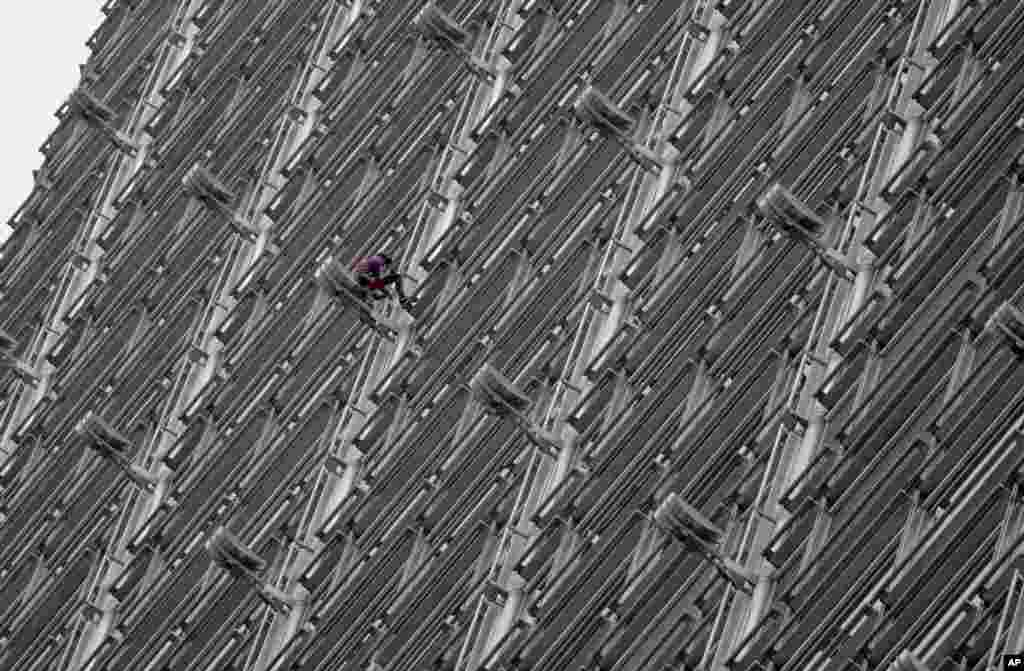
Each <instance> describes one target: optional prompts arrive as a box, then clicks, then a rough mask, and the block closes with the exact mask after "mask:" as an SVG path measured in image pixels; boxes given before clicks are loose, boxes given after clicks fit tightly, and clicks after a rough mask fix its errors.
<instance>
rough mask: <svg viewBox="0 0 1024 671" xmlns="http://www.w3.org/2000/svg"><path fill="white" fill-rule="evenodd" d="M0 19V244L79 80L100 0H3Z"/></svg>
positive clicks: (97, 16) (96, 24)
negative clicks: (62, 107) (58, 114)
mask: <svg viewBox="0 0 1024 671" xmlns="http://www.w3.org/2000/svg"><path fill="white" fill-rule="evenodd" d="M4 1H5V3H6V4H10V5H11V6H10V7H5V8H4V16H3V20H2V21H0V91H3V95H2V97H0V241H3V240H6V239H7V236H8V235H9V233H10V230H9V229H8V227H7V221H8V220H9V219H10V218H11V216H12V215H13V214H14V212H15V210H17V209H18V207H19V206H20V205H21V203H22V202H23V201H24V200H25V198H26V197H28V194H29V192H30V191H31V189H32V171H33V170H35V169H36V168H38V167H39V166H40V164H41V163H42V160H43V158H42V155H41V154H40V153H39V147H40V146H42V144H43V141H44V140H45V139H46V137H47V136H48V135H49V134H50V132H51V131H52V130H53V129H54V128H55V127H56V125H57V120H56V118H55V117H54V116H53V115H54V113H55V112H56V111H57V108H58V107H60V104H61V102H62V101H63V100H64V99H65V98H66V97H67V95H68V94H69V93H70V92H71V89H73V88H74V86H75V84H76V83H77V82H78V74H79V71H78V66H79V65H80V64H82V63H84V62H85V59H86V58H87V57H88V55H89V50H88V49H87V48H86V46H85V41H86V40H87V39H89V36H90V35H92V33H93V31H95V30H96V28H97V27H98V26H99V25H100V22H101V20H102V18H103V15H102V13H101V12H100V7H101V6H102V4H103V3H102V1H101V0H27V1H22V0H4Z"/></svg>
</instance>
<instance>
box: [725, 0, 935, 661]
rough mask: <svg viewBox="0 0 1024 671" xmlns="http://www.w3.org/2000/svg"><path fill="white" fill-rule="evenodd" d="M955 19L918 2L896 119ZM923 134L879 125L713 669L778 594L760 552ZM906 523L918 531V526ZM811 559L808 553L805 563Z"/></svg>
mask: <svg viewBox="0 0 1024 671" xmlns="http://www.w3.org/2000/svg"><path fill="white" fill-rule="evenodd" d="M893 11H896V10H893ZM949 16H951V15H950V14H948V13H943V16H942V17H939V16H938V11H937V9H936V3H934V2H931V1H930V0H922V1H921V2H920V3H919V4H918V6H917V11H916V15H915V18H914V23H913V26H912V29H911V32H910V34H909V36H908V38H907V46H906V48H905V50H904V55H903V58H902V59H901V61H900V63H899V65H898V67H897V72H896V75H895V76H894V77H893V80H892V82H891V83H890V88H889V93H888V102H887V109H888V110H889V111H890V112H891V113H892V114H894V115H896V116H897V117H899V118H904V119H908V118H915V117H916V116H917V115H918V114H919V110H915V109H914V106H915V103H913V101H912V99H911V96H912V94H913V92H914V91H915V90H916V89H917V87H918V86H919V85H920V83H921V82H922V81H923V80H924V78H925V77H926V74H927V70H926V68H927V65H926V64H925V62H924V59H925V58H926V57H927V54H926V51H925V47H926V46H927V44H928V36H929V35H935V34H937V33H938V31H939V30H941V27H942V23H941V22H942V21H944V20H948V17H949ZM919 131H920V124H919V123H913V122H907V123H905V124H904V128H903V132H902V134H901V135H900V137H899V138H895V139H894V138H892V137H890V136H889V134H888V132H887V130H886V128H885V127H884V126H883V125H881V124H880V125H879V127H878V128H877V130H876V133H875V138H874V140H873V143H872V148H871V151H870V154H869V157H868V164H867V167H866V169H865V171H864V174H863V175H862V177H861V183H860V185H859V187H858V192H857V193H858V196H857V198H856V200H855V201H854V205H853V206H852V207H851V209H850V212H849V215H848V216H847V217H846V220H845V225H844V228H843V231H842V233H841V236H840V237H839V239H838V240H837V245H838V246H839V248H840V251H842V250H844V249H845V252H846V258H847V259H849V260H850V261H851V262H852V263H853V264H854V265H855V267H856V268H857V273H856V276H855V279H854V281H853V284H852V286H851V287H848V286H846V284H845V283H844V282H843V281H841V279H840V278H838V277H837V276H836V275H834V274H829V276H828V277H827V279H826V285H825V290H824V292H823V293H822V297H821V301H820V303H819V304H818V309H817V312H816V315H815V319H814V324H813V326H812V328H811V332H810V334H809V337H808V341H807V345H806V347H805V348H804V352H803V355H802V358H801V360H800V362H799V365H798V367H797V369H796V375H795V376H794V378H793V380H794V381H793V387H792V389H791V390H790V393H789V401H788V403H787V405H788V406H789V407H790V408H791V409H792V410H793V413H794V414H795V415H796V416H797V417H801V418H803V420H804V421H805V429H804V432H803V435H802V436H799V437H798V436H795V435H791V434H790V433H789V432H788V431H787V430H786V429H785V428H784V427H780V428H779V430H778V431H777V432H776V438H775V441H774V443H773V446H772V450H771V456H770V458H769V462H768V466H767V467H766V469H765V473H764V476H763V480H762V483H761V486H760V489H759V491H758V494H757V498H756V500H755V503H754V506H753V507H752V509H751V514H750V517H749V519H748V520H747V524H746V527H745V529H744V530H743V538H742V542H741V545H740V552H739V558H738V559H739V560H740V561H741V562H742V563H744V564H745V566H746V567H747V568H748V569H750V570H751V571H752V572H753V573H754V574H755V575H757V576H759V580H758V583H757V585H756V587H755V589H754V593H753V595H752V596H751V597H746V596H744V595H742V594H739V593H735V594H733V598H732V603H731V604H730V605H729V606H728V607H727V608H724V609H723V610H722V611H721V612H720V613H719V618H718V621H717V622H716V623H715V631H717V632H719V636H717V637H715V638H717V641H716V642H714V643H713V644H712V646H711V647H709V649H708V651H707V656H706V658H705V663H706V664H708V668H709V669H712V670H713V671H719V670H722V669H725V668H726V662H727V660H728V659H729V657H730V656H731V655H732V654H734V653H735V652H736V650H735V648H736V646H737V644H738V642H739V641H742V640H743V639H744V638H746V636H747V635H748V634H749V633H750V632H751V631H752V630H753V629H754V628H755V627H756V626H757V625H758V623H759V622H760V620H761V619H762V617H763V616H764V614H765V611H766V609H767V607H768V605H769V604H770V603H771V600H772V598H773V594H774V589H775V584H774V580H773V577H772V576H771V575H770V573H769V568H770V567H769V566H768V565H767V562H766V561H765V560H764V558H763V556H762V551H763V550H764V548H765V546H766V544H767V543H768V541H769V539H770V538H771V537H772V535H773V534H774V532H775V531H776V530H777V529H778V528H779V527H780V526H781V525H782V524H784V523H785V521H786V519H787V517H788V515H787V513H786V511H785V510H784V509H783V507H782V506H781V505H779V497H780V496H781V494H782V493H783V492H785V491H786V490H787V489H788V488H789V487H790V486H791V485H792V484H793V483H795V482H796V481H797V480H798V479H799V477H800V476H801V475H802V474H803V472H804V470H805V469H806V468H807V467H808V465H809V464H810V463H811V462H812V460H813V458H814V456H815V454H816V453H817V451H818V449H819V448H820V446H821V442H822V439H823V437H824V435H825V431H826V418H825V413H826V409H825V408H824V407H823V406H822V405H821V404H820V403H818V401H817V400H816V399H815V394H816V393H817V392H818V391H819V390H820V388H821V386H822V384H823V383H824V381H825V380H826V379H827V377H828V375H829V373H831V372H832V371H833V370H834V369H835V368H836V367H837V366H838V365H839V364H840V363H841V361H842V358H841V357H840V356H839V355H838V354H837V353H835V352H834V351H832V350H831V348H830V343H831V342H832V340H833V339H834V338H835V336H836V335H837V334H839V333H841V332H842V330H843V329H844V328H845V326H846V325H847V323H848V322H849V320H850V319H851V318H852V317H854V316H855V315H856V314H857V311H858V310H860V308H861V306H862V305H863V303H864V302H865V300H866V298H867V296H868V292H869V289H870V287H871V285H872V283H873V282H874V281H875V267H874V259H873V258H872V255H871V253H870V251H869V250H868V249H867V248H866V247H865V246H864V245H863V242H864V239H865V238H866V236H867V234H868V232H869V231H871V230H872V228H873V227H874V224H875V223H876V222H877V221H878V220H879V219H880V218H881V217H882V216H884V214H885V212H886V211H887V209H888V208H887V206H886V204H885V202H884V201H883V200H882V199H881V198H880V196H879V194H880V192H881V190H882V188H883V187H884V185H885V183H886V181H887V178H888V177H889V176H891V175H893V174H895V172H896V171H897V170H898V169H899V167H900V166H901V165H902V163H903V161H905V160H907V158H908V157H909V156H910V155H911V153H912V152H913V150H914V149H915V148H916V145H917V143H918V142H919V140H920V132H919ZM817 515H818V517H819V519H818V520H816V522H815V533H816V537H817V542H815V543H812V544H809V546H808V547H807V548H806V549H805V554H807V555H808V557H809V556H811V555H813V554H814V553H816V552H817V550H818V548H819V547H820V546H821V545H822V543H823V542H824V537H825V536H826V535H827V525H828V519H827V512H825V511H824V510H819V511H818V512H817ZM908 526H913V527H914V528H917V526H918V525H908ZM808 557H805V561H807V559H808Z"/></svg>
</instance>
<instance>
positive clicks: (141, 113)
mask: <svg viewBox="0 0 1024 671" xmlns="http://www.w3.org/2000/svg"><path fill="white" fill-rule="evenodd" d="M193 4H195V2H190V1H189V0H182V1H181V2H180V5H179V8H178V10H177V11H176V12H175V14H174V15H173V18H172V22H173V23H172V25H171V30H170V31H169V33H168V36H167V38H166V40H165V42H164V44H163V47H162V49H161V54H160V59H159V62H158V65H157V67H156V68H154V70H153V73H152V74H151V75H150V78H149V81H148V82H147V85H146V88H145V89H144V90H145V93H144V94H143V95H142V96H141V97H140V98H139V100H138V101H137V102H136V104H135V106H134V108H133V110H132V113H131V116H130V117H129V120H128V123H127V129H126V131H125V134H126V135H127V136H128V138H129V139H130V141H131V142H132V144H134V145H135V147H136V152H135V155H134V156H131V155H127V154H125V153H123V152H121V151H120V150H115V151H114V152H113V154H112V156H111V159H110V161H111V164H110V169H109V170H108V171H107V173H106V177H105V179H104V182H103V185H102V186H101V187H100V197H99V198H97V199H96V205H95V206H94V207H93V208H92V210H91V211H90V212H89V214H88V216H87V217H86V218H85V220H84V221H83V223H82V225H81V228H80V229H79V231H78V232H77V234H76V236H75V241H74V243H73V244H74V250H73V253H72V258H71V260H70V261H69V262H68V265H67V267H65V268H64V270H63V272H62V274H61V279H60V281H59V289H58V291H57V292H55V293H54V297H53V299H52V300H51V302H50V304H49V306H48V307H47V309H46V311H45V313H44V318H43V326H42V328H41V329H40V330H39V331H38V332H37V333H36V334H35V336H34V338H33V340H32V343H31V345H30V346H29V347H28V348H27V349H26V355H25V359H26V361H27V363H28V364H29V365H30V366H32V367H33V369H34V370H35V371H36V375H37V377H38V382H37V383H36V384H35V386H34V387H32V388H31V389H30V390H27V393H21V394H19V396H18V401H17V404H16V406H15V408H14V411H13V412H12V413H11V414H10V415H9V419H8V422H7V424H6V426H5V427H4V429H3V434H2V436H0V459H5V458H6V455H7V454H9V452H10V449H9V444H10V441H11V438H12V436H13V435H14V432H15V431H16V430H17V428H18V427H20V426H21V424H22V422H23V421H24V420H25V419H26V418H27V417H29V416H30V415H31V414H32V412H33V410H35V408H36V407H37V406H38V404H39V402H40V401H41V400H42V399H43V398H45V397H46V395H47V394H48V392H49V390H50V389H49V388H50V381H51V378H52V376H53V373H54V371H55V366H54V365H53V364H52V363H50V362H49V360H48V358H47V355H48V354H49V353H50V352H51V351H52V350H53V348H54V346H55V345H56V344H57V342H58V341H59V340H60V338H61V336H63V335H64V332H65V331H66V330H67V328H68V324H69V323H70V321H71V318H73V316H74V315H73V314H72V313H73V311H74V310H76V309H77V308H78V307H80V305H79V301H80V299H81V297H82V296H83V294H84V293H85V292H86V290H87V289H88V288H89V286H90V285H91V284H92V282H93V280H95V278H96V275H97V274H98V272H99V260H100V257H101V256H102V255H103V250H102V248H101V247H100V246H99V244H98V241H99V239H100V237H101V236H102V235H103V232H104V230H105V229H106V227H107V225H108V224H109V223H110V222H111V221H112V220H113V219H114V217H115V216H116V215H117V211H118V206H117V204H116V203H115V200H116V198H117V195H118V194H119V193H120V191H121V189H122V187H124V186H125V185H126V184H127V183H128V181H129V180H130V179H131V178H132V177H133V176H134V175H135V174H136V173H137V172H138V170H139V169H140V168H141V167H142V166H143V165H144V164H145V162H146V158H147V156H148V147H149V144H150V142H151V140H152V138H150V137H149V136H148V134H147V133H146V131H145V128H146V124H147V123H148V122H149V121H150V120H151V119H152V118H153V116H154V115H155V114H156V111H157V110H158V109H159V107H160V106H161V105H162V104H163V98H162V97H161V95H160V89H161V88H162V86H163V84H164V83H165V82H166V81H167V77H168V76H169V75H170V74H171V73H173V72H174V70H175V69H176V68H177V66H178V65H179V64H180V63H181V61H182V59H184V58H185V56H187V55H188V52H189V51H190V50H191V46H192V39H193V38H194V31H192V32H189V30H188V25H189V23H190V22H189V21H188V20H187V19H186V17H188V16H191V11H190V8H191V7H192V5H193ZM84 123H85V122H82V121H78V122H76V128H77V127H79V126H81V125H82V124H84ZM75 135H80V133H78V132H77V131H76V133H75Z"/></svg>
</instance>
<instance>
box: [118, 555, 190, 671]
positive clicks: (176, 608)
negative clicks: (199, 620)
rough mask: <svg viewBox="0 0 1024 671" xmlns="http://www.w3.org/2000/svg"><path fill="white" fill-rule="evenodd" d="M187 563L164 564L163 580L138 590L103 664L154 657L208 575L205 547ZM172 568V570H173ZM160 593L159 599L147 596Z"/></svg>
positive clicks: (129, 665)
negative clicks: (180, 564)
mask: <svg viewBox="0 0 1024 671" xmlns="http://www.w3.org/2000/svg"><path fill="white" fill-rule="evenodd" d="M183 562H184V565H182V566H174V567H173V568H171V567H168V568H165V572H166V573H169V574H170V575H166V574H165V576H164V582H162V583H159V584H157V585H153V586H151V587H150V588H149V589H148V590H145V593H142V592H141V591H140V593H138V594H137V595H136V597H135V599H134V600H133V601H131V602H129V603H128V604H126V605H127V608H126V609H125V611H124V612H125V614H126V615H127V616H128V617H126V618H125V619H123V620H121V621H120V622H119V623H118V630H119V631H120V633H121V636H120V637H119V640H117V642H116V643H115V645H113V646H112V647H111V648H110V649H109V650H107V651H106V652H105V654H104V655H102V656H101V657H100V659H101V663H100V668H106V669H110V671H121V670H126V669H133V668H136V666H137V665H138V663H139V662H140V661H142V660H145V659H147V658H151V657H152V655H153V654H154V653H155V652H156V650H155V648H157V647H158V646H159V641H160V640H163V639H166V637H167V636H168V634H169V633H170V631H171V630H172V629H173V628H175V627H176V626H177V625H179V624H181V620H182V619H183V618H184V616H185V615H187V614H188V612H189V608H188V607H189V605H190V604H191V603H193V602H194V601H195V599H194V598H192V599H189V598H188V597H190V596H192V597H194V596H195V594H196V592H197V590H199V588H201V587H202V580H203V578H204V576H206V575H208V571H209V568H210V560H209V558H208V557H207V556H206V554H205V553H203V552H202V551H199V552H193V553H192V554H191V555H190V556H188V557H185V558H183ZM172 571H173V572H172ZM147 597H158V599H153V598H147Z"/></svg>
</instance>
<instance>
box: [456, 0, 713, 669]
mask: <svg viewBox="0 0 1024 671" xmlns="http://www.w3.org/2000/svg"><path fill="white" fill-rule="evenodd" d="M707 5H708V3H707V2H703V1H699V2H695V3H692V7H691V9H690V11H689V14H688V15H687V16H685V17H682V18H681V23H685V22H688V21H690V20H693V21H696V22H698V23H702V24H704V23H706V24H708V25H709V26H710V30H709V31H708V33H707V35H708V36H707V38H706V39H705V41H704V42H703V43H701V42H699V41H698V40H696V39H695V38H694V37H693V35H692V34H690V33H686V34H685V35H684V37H683V41H682V44H681V46H680V49H679V51H678V52H677V55H676V59H675V61H674V62H673V68H672V72H671V75H670V80H669V83H668V85H667V87H666V91H665V94H664V98H663V100H662V102H661V104H660V106H659V107H658V109H657V110H656V111H655V115H654V119H653V120H652V122H651V123H650V125H649V128H648V130H647V133H646V135H647V137H646V140H647V142H648V144H649V145H650V146H652V149H653V151H654V153H656V154H657V155H658V156H659V157H660V158H661V159H662V160H663V166H662V169H661V171H660V173H659V174H658V175H657V176H655V177H651V176H650V175H647V174H646V173H644V174H638V175H636V176H634V178H633V180H632V183H631V185H630V190H629V193H628V194H627V195H626V196H625V197H624V201H625V202H627V203H632V204H633V205H632V207H627V208H624V209H623V211H622V212H621V214H620V215H619V219H618V222H617V224H616V229H615V231H614V233H613V235H611V236H609V239H608V241H607V242H606V244H605V247H604V250H603V252H602V255H601V259H600V262H599V264H598V267H597V268H596V272H595V278H594V287H593V289H592V291H594V292H597V293H599V294H603V295H605V296H608V297H609V298H610V299H611V307H610V308H609V309H608V310H607V311H602V310H600V309H599V308H597V307H595V301H588V303H587V304H586V306H585V307H584V313H583V315H582V317H581V319H580V322H579V323H578V324H577V327H576V330H575V335H574V337H573V340H572V344H571V349H570V352H569V357H568V359H567V362H566V365H565V369H564V371H563V373H562V374H561V375H560V376H559V379H558V381H557V382H556V384H555V388H554V390H553V393H552V394H551V398H550V400H549V401H548V402H547V404H546V410H545V415H544V420H543V422H544V425H545V426H546V427H548V428H552V429H554V435H558V436H560V438H561V441H562V445H561V447H560V450H559V453H558V455H557V456H556V457H555V458H554V463H552V458H551V457H548V456H547V455H544V454H542V453H540V451H538V450H533V451H532V453H531V456H530V459H531V461H530V464H529V467H528V468H527V470H526V472H525V474H524V477H523V480H522V481H521V483H520V487H519V491H518V493H517V495H516V500H515V503H514V506H513V508H512V511H511V514H510V517H509V520H508V522H507V523H506V524H505V526H504V529H503V530H502V532H501V539H500V541H499V542H498V544H497V546H496V547H497V550H496V553H495V556H494V558H493V560H492V561H491V568H490V573H489V576H490V580H491V582H492V585H493V586H494V587H496V588H497V590H498V591H500V592H501V593H502V595H503V596H504V599H502V603H500V604H492V603H489V602H488V600H487V599H486V598H485V596H481V597H480V598H479V602H478V605H477V608H476V612H475V613H474V619H473V624H472V626H471V629H470V635H469V636H468V637H467V639H466V640H465V642H464V645H463V649H462V652H461V654H460V657H459V660H458V663H457V664H456V669H459V670H463V669H464V670H467V671H468V670H470V669H475V668H477V667H478V666H479V665H480V664H481V663H482V662H483V661H484V660H486V659H488V658H489V656H490V655H491V654H492V653H493V652H494V651H495V649H496V646H497V645H498V644H499V643H500V642H501V641H502V640H503V639H504V637H505V636H506V635H507V634H508V632H509V631H510V630H511V628H512V627H513V626H514V624H515V622H516V619H517V618H518V617H519V614H520V612H521V610H522V607H523V597H524V594H523V592H522V588H523V586H524V583H523V579H522V577H521V576H519V575H518V574H516V572H515V569H514V567H515V566H516V565H517V564H518V562H519V561H520V559H521V558H522V556H523V553H524V552H525V551H526V549H527V548H528V547H529V545H530V542H531V541H532V539H533V538H534V537H535V536H536V535H537V534H538V533H539V532H540V529H538V528H537V527H536V525H535V524H534V523H533V522H532V521H531V519H532V516H533V514H534V513H535V512H536V507H537V506H538V505H539V504H540V502H541V501H543V500H544V499H545V497H546V496H547V495H548V494H550V493H551V492H553V491H554V490H555V489H556V488H557V487H558V486H559V485H560V484H561V483H562V482H563V481H564V480H565V478H566V477H567V476H568V474H569V473H570V471H571V470H572V468H573V467H574V466H575V462H576V461H577V456H576V449H575V447H576V445H575V443H576V441H577V440H578V436H577V435H576V433H575V431H574V430H573V429H572V427H571V426H570V425H569V424H568V422H566V421H565V420H566V418H567V416H568V413H569V412H570V410H571V408H572V407H573V405H574V404H575V402H576V401H577V400H579V399H580V398H582V397H583V396H584V395H585V394H586V393H587V391H588V389H589V388H590V386H591V383H590V382H589V381H588V379H587V377H586V375H585V371H586V370H587V368H588V366H589V365H590V364H591V363H592V361H593V358H594V356H595V355H596V354H597V353H599V352H600V351H601V347H602V346H603V344H604V343H605V342H607V340H608V339H609V338H611V337H612V335H614V333H615V332H616V330H617V329H618V328H619V326H620V325H621V324H622V323H623V322H624V321H625V320H626V319H627V318H628V314H629V308H630V304H629V299H630V295H629V290H628V288H627V287H626V286H625V285H624V284H623V283H622V282H621V280H620V279H619V275H620V274H621V272H622V271H623V270H624V269H625V268H626V267H628V265H629V263H630V262H631V261H632V259H633V256H634V255H635V254H636V252H637V251H638V250H639V248H640V247H641V246H642V242H641V241H640V239H639V238H638V237H637V235H636V230H637V228H638V227H639V226H640V225H641V223H642V222H643V221H644V219H645V217H646V216H647V215H648V214H649V213H650V212H651V211H652V209H653V208H654V207H655V206H656V205H657V204H658V203H659V202H661V201H662V199H663V198H664V197H665V196H666V194H668V193H669V191H670V190H671V189H672V188H673V185H674V184H675V181H676V179H677V172H678V169H677V165H676V155H677V151H676V150H675V148H674V147H673V146H672V145H671V144H669V143H668V142H667V138H668V137H669V135H670V134H671V132H672V131H673V130H674V129H675V127H676V125H677V124H678V122H679V120H680V119H681V118H683V117H684V116H685V115H686V113H687V111H688V110H687V109H686V108H687V106H688V103H687V102H686V100H685V99H684V93H685V92H686V90H687V89H688V88H689V87H690V86H691V85H692V84H693V83H694V81H696V79H697V77H698V76H699V75H700V73H701V72H703V70H704V68H705V67H706V66H707V64H708V63H710V62H711V60H712V59H713V58H714V57H715V55H716V54H717V51H718V49H719V48H720V46H721V43H722V36H723V30H722V27H723V24H724V17H723V16H721V15H720V14H718V13H717V12H714V11H713V10H711V9H710V8H709V7H708V6H707ZM673 253H674V250H672V249H671V248H670V249H669V250H667V251H666V255H671V254H673ZM619 384H625V380H624V379H623V380H621V381H620V382H619ZM569 533H571V531H570V532H569ZM570 546H571V543H569V544H563V545H562V547H563V548H569V547H570Z"/></svg>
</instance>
